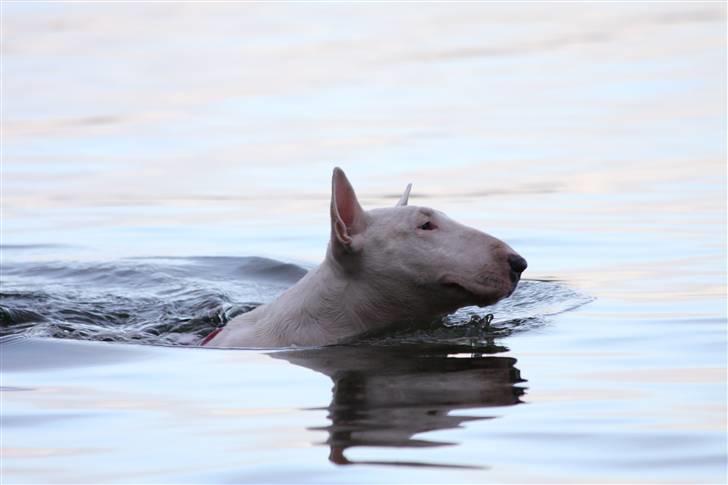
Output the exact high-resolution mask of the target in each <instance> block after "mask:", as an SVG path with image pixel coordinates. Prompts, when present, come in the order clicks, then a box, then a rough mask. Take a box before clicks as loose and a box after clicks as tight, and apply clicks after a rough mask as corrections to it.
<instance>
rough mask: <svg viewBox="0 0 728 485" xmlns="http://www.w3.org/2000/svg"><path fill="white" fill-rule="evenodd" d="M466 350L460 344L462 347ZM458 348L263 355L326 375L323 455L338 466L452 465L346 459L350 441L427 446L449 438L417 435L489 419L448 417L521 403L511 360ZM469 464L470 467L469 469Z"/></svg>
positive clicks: (344, 348)
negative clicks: (329, 383)
mask: <svg viewBox="0 0 728 485" xmlns="http://www.w3.org/2000/svg"><path fill="white" fill-rule="evenodd" d="M466 349H467V348H466ZM463 350H464V349H463V347H451V348H448V347H434V348H433V347H429V348H422V347H415V346H405V347H401V346H398V347H371V346H337V347H325V348H320V349H306V350H296V351H286V352H276V353H273V354H270V355H271V356H272V357H275V358H282V359H285V360H287V361H289V362H291V363H293V364H296V365H300V366H302V367H307V368H309V369H312V370H315V371H317V372H321V373H323V374H326V375H327V376H329V377H330V378H331V379H332V380H333V382H334V387H333V390H332V393H333V396H332V399H331V404H330V405H329V406H328V411H329V415H328V418H329V420H330V421H331V424H329V425H328V426H324V427H317V428H311V429H315V430H323V431H327V432H328V434H329V436H328V439H327V440H326V442H325V444H327V445H328V446H329V447H330V449H331V452H330V455H329V460H330V461H332V462H333V463H336V464H339V465H349V464H353V463H357V464H373V465H405V466H438V467H440V466H455V465H444V464H434V463H421V462H414V463H413V462H402V461H384V462H383V461H377V462H374V461H367V462H353V461H350V460H349V459H347V458H346V456H345V455H344V452H345V451H346V449H347V448H350V447H353V446H373V447H430V446H443V445H452V444H455V443H448V442H441V441H432V440H428V439H426V438H422V437H418V435H420V434H421V433H425V432H427V431H435V430H442V429H450V428H456V427H459V426H461V425H462V423H464V422H467V421H473V420H481V419H492V418H493V417H495V416H490V417H484V416H462V415H459V414H458V415H451V414H450V411H453V410H458V409H467V408H483V407H492V406H510V405H514V404H518V403H520V402H521V401H520V397H521V396H522V395H523V393H524V388H523V387H519V386H517V384H518V383H521V382H525V381H524V380H523V379H522V378H521V375H520V371H519V370H518V369H517V368H516V367H515V363H516V359H514V358H511V357H498V356H492V355H491V356H484V355H483V354H482V353H478V354H473V353H472V350H471V349H469V350H471V352H464V351H463ZM457 467H460V466H457ZM468 468H470V467H468Z"/></svg>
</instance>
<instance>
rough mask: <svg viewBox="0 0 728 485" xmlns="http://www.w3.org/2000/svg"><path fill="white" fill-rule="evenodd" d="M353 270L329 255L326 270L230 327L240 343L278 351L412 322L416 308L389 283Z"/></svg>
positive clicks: (315, 271)
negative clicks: (411, 318) (277, 349)
mask: <svg viewBox="0 0 728 485" xmlns="http://www.w3.org/2000/svg"><path fill="white" fill-rule="evenodd" d="M352 271H355V270H352V269H350V268H347V267H344V266H342V265H341V264H340V263H339V262H338V261H337V259H336V258H335V257H334V256H333V254H332V252H331V251H329V252H328V253H327V256H326V258H325V259H324V261H323V263H322V264H321V265H320V266H318V267H317V268H316V269H313V270H311V271H309V272H308V273H307V274H306V275H305V276H304V277H303V278H302V279H301V280H300V281H298V283H296V284H295V285H294V286H292V287H291V288H289V289H288V290H286V291H285V292H284V293H283V294H282V295H280V296H279V297H278V298H277V299H275V300H274V301H273V302H271V303H269V304H266V305H262V306H260V307H258V308H256V309H255V310H253V311H251V312H249V313H246V314H244V315H241V316H240V317H238V318H236V319H235V320H233V321H232V322H230V324H229V325H230V326H231V327H233V326H234V327H235V328H231V330H233V332H232V333H234V334H235V335H234V338H235V341H236V342H241V341H243V342H244V341H250V342H255V344H254V345H255V346H275V347H279V346H289V345H292V344H294V343H295V344H296V345H299V346H309V345H311V346H314V345H320V342H334V341H336V342H341V341H345V340H347V339H348V338H351V337H354V336H356V335H360V334H362V333H365V332H368V331H372V330H376V329H377V328H378V327H379V326H380V325H381V326H386V325H390V324H391V323H392V321H401V320H407V319H408V318H407V315H408V313H409V312H410V311H413V310H414V309H415V308H416V306H415V305H407V304H406V301H403V298H402V296H401V295H395V294H393V293H392V289H391V288H387V287H386V285H385V284H384V282H381V281H379V282H378V283H379V284H378V286H373V285H372V284H371V281H372V279H371V278H367V277H356V276H355V275H353V274H352ZM231 336H232V335H231Z"/></svg>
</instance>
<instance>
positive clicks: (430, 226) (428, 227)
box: [417, 221, 435, 231]
mask: <svg viewBox="0 0 728 485" xmlns="http://www.w3.org/2000/svg"><path fill="white" fill-rule="evenodd" d="M434 228H435V226H434V225H433V224H432V223H431V222H430V221H427V222H425V223H424V224H422V225H421V226H418V227H417V229H422V230H423V231H432V230H433V229H434Z"/></svg>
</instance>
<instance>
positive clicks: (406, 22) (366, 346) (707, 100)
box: [0, 2, 727, 483]
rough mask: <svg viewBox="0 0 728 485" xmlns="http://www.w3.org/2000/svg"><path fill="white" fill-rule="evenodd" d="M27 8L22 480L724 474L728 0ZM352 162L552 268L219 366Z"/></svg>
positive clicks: (284, 275) (7, 134) (6, 349)
mask: <svg viewBox="0 0 728 485" xmlns="http://www.w3.org/2000/svg"><path fill="white" fill-rule="evenodd" d="M1 8H2V13H3V19H2V27H3V28H2V31H3V32H2V43H3V46H2V48H3V59H2V62H3V74H2V81H3V87H2V93H3V111H2V125H3V145H2V159H3V160H2V162H3V163H2V211H3V213H2V231H1V234H2V253H1V254H2V275H1V277H0V282H1V283H2V288H1V289H0V294H1V299H2V301H0V322H1V323H2V327H1V329H2V334H3V335H4V336H3V337H2V342H1V343H0V351H1V352H0V357H1V364H2V390H1V391H0V398H1V399H2V401H1V403H2V414H1V416H2V435H1V437H0V442H1V443H0V444H1V445H2V455H3V460H2V464H1V465H0V466H1V467H2V469H1V470H0V473H1V475H0V476H1V477H2V481H3V483H38V482H73V483H80V482H83V483H100V482H123V483H130V482H133V483H140V482H143V483H154V482H188V483H189V482H193V483H199V482H206V483H207V482H212V483H220V482H224V483H227V482H284V483H301V482H308V483H326V482H350V483H362V482H365V483H443V482H446V483H483V482H519V483H522V482H539V483H543V482H567V481H568V482H600V483H604V482H700V483H724V482H725V481H726V478H727V477H726V433H725V428H726V422H725V416H726V342H727V339H726V323H727V322H726V165H725V160H726V143H725V132H726V113H725V102H726V98H725V90H726V77H725V76H726V73H725V59H726V48H725V42H724V41H725V33H726V31H725V29H726V24H725V7H724V6H723V5H721V4H715V3H713V4H711V3H701V4H692V3H690V4H688V3H685V4H679V3H661V4H655V3H650V4H637V3H635V4H588V5H578V4H544V5H538V4H515V5H512V6H509V5H503V4H468V5H465V4H462V5H458V6H452V5H447V6H446V5H437V4H421V5H417V6H416V7H415V6H412V5H404V4H401V5H386V6H385V5H371V6H370V5H364V4H337V5H327V6H324V5H318V4H302V5H291V4H278V5H264V4H214V5H202V4H134V5H124V4H104V5H101V4H73V5H72V4H25V3H20V2H16V3H8V2H6V3H3V5H2V7H1ZM334 164H338V165H340V166H342V167H343V168H344V169H345V170H346V171H347V174H348V175H349V177H350V179H351V180H352V182H353V184H354V186H355V187H356V189H357V192H358V194H359V196H360V199H361V201H362V203H363V205H364V206H365V208H366V207H377V206H384V205H392V204H394V202H395V201H396V200H397V198H398V196H399V193H400V192H401V190H402V189H403V188H404V186H405V185H406V183H408V182H413V184H414V189H413V192H412V196H411V199H410V202H411V203H412V204H417V205H429V206H433V207H436V208H438V209H440V210H443V211H445V212H446V213H448V214H449V215H450V216H452V217H454V218H455V219H457V220H460V221H462V222H464V223H467V224H469V225H473V226H476V227H479V228H481V229H483V230H485V231H487V232H489V233H491V234H493V235H495V236H497V237H499V238H501V239H503V240H505V241H507V242H508V243H509V244H511V245H512V246H513V247H514V248H515V249H516V250H518V251H519V253H521V254H523V255H524V256H525V257H526V258H527V259H528V261H529V269H528V270H527V272H526V273H525V277H526V280H525V281H523V282H522V284H521V286H520V287H519V289H518V290H517V292H516V293H515V294H514V295H513V297H512V298H510V299H508V300H504V301H503V302H501V303H499V304H498V305H496V306H494V307H489V308H485V309H475V308H467V309H463V310H461V311H459V312H457V313H456V314H454V315H451V316H449V317H447V318H446V319H445V320H444V321H440V322H423V324H422V325H418V326H417V327H416V328H408V329H402V330H400V331H397V332H391V333H389V334H385V335H375V336H369V337H367V338H366V339H363V340H362V341H360V342H357V343H355V344H351V345H347V346H340V347H332V348H322V349H299V350H278V351H274V352H267V351H256V350H217V349H206V348H197V347H196V344H197V343H198V342H199V340H200V339H201V338H202V337H203V336H204V335H205V334H206V333H208V332H209V331H210V330H211V329H213V328H215V327H216V326H219V325H221V324H223V323H224V322H225V321H227V320H228V319H229V318H232V317H233V316H235V315H237V314H239V313H241V312H244V311H248V310H250V309H251V308H253V307H254V306H256V305H258V304H260V303H265V302H267V301H270V300H271V299H272V298H274V297H275V296H276V295H277V294H278V293H280V292H281V291H283V289H285V288H286V287H288V286H289V285H291V284H293V283H294V282H295V281H296V280H297V279H298V278H300V277H301V275H302V274H303V273H304V272H305V271H306V270H307V269H309V268H310V267H312V266H314V265H315V264H317V263H318V262H319V261H320V259H321V258H322V257H323V253H324V248H325V244H326V238H327V236H328V207H327V206H328V197H329V194H328V189H329V176H330V170H331V168H332V167H333V165H334ZM487 314H493V316H494V318H493V321H492V322H490V323H489V324H486V322H485V318H484V317H485V316H486V315H487Z"/></svg>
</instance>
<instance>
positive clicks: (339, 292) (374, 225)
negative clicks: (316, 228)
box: [203, 167, 527, 348]
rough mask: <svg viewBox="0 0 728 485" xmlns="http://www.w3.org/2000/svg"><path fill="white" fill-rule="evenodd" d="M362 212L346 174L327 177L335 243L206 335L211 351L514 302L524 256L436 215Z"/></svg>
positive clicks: (316, 337) (304, 342)
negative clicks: (282, 286) (287, 282)
mask: <svg viewBox="0 0 728 485" xmlns="http://www.w3.org/2000/svg"><path fill="white" fill-rule="evenodd" d="M411 189H412V184H409V185H408V186H407V188H406V189H405V191H404V193H403V194H402V197H401V198H400V199H399V202H397V204H396V205H395V206H394V207H389V208H382V209H372V210H369V211H365V210H364V209H362V207H361V205H360V204H359V201H358V199H357V197H356V193H355V192H354V188H353V187H352V185H351V183H350V182H349V180H348V179H347V178H346V175H345V174H344V171H343V170H341V169H340V168H338V167H336V168H334V172H333V176H332V180H331V209H330V210H331V238H330V241H329V245H328V250H327V252H326V257H325V259H324V261H323V263H322V264H321V265H320V266H318V267H317V268H315V269H313V270H311V271H309V272H308V273H307V274H306V275H305V276H304V277H303V278H302V279H301V280H299V281H298V283H296V284H295V285H294V286H292V287H291V288H289V289H288V290H287V291H285V292H284V293H283V294H281V295H280V296H279V297H278V298H277V299H275V300H274V301H273V302H271V303H268V304H266V305H262V306H260V307H258V308H256V309H254V310H253V311H250V312H248V313H244V314H242V315H240V316H238V317H236V318H234V319H233V320H231V321H230V322H229V323H228V324H227V325H226V326H225V327H223V328H222V329H219V330H217V331H216V332H215V333H214V334H211V335H210V336H208V337H207V338H206V339H205V340H204V341H203V345H208V346H210V347H256V348H270V347H290V346H301V347H313V346H322V345H331V344H336V343H341V342H345V341H348V340H351V339H352V338H354V337H356V336H358V335H362V334H365V333H369V332H373V331H379V330H383V329H385V328H388V327H393V326H395V325H397V324H404V323H407V322H413V321H432V320H433V319H434V318H435V317H437V316H439V315H445V314H447V313H450V312H453V311H454V310H456V309H458V308H460V307H463V306H469V305H479V306H487V305H492V304H493V303H495V302H497V301H499V300H501V299H503V298H505V297H508V296H510V295H511V294H512V293H513V291H514V290H515V289H516V286H517V285H518V281H519V280H520V277H521V273H523V271H524V270H525V269H526V267H527V263H526V260H525V259H524V258H523V257H521V256H520V255H519V254H518V253H516V252H515V251H514V250H513V249H511V247H510V246H508V245H507V244H506V243H504V242H503V241H500V240H498V239H496V238H494V237H493V236H490V235H488V234H485V233H484V232H481V231H478V230H477V229H474V228H472V227H468V226H465V225H463V224H460V223H458V222H456V221H454V220H452V219H450V218H449V217H447V216H446V215H445V214H443V213H442V212H440V211H437V210H434V209H431V208H429V207H417V206H411V205H408V204H407V202H408V200H409V194H410V190H411Z"/></svg>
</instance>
